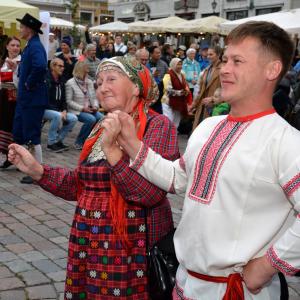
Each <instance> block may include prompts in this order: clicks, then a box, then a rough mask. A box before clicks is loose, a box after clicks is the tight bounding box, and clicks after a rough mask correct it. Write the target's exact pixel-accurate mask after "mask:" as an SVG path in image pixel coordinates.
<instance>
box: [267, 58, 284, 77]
mask: <svg viewBox="0 0 300 300" xmlns="http://www.w3.org/2000/svg"><path fill="white" fill-rule="evenodd" d="M281 71H282V62H281V61H280V60H272V61H270V62H269V63H268V64H267V66H266V76H267V79H268V80H270V81H273V80H277V78H278V77H279V75H280V73H281Z"/></svg>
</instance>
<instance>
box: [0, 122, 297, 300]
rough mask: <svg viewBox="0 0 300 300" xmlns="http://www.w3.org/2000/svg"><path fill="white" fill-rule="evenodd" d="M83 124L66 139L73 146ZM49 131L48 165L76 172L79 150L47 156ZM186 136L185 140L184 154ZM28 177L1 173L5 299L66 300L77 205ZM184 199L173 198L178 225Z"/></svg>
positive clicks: (292, 283)
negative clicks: (23, 180)
mask: <svg viewBox="0 0 300 300" xmlns="http://www.w3.org/2000/svg"><path fill="white" fill-rule="evenodd" d="M79 126H80V125H79V124H78V125H76V127H75V130H74V131H73V133H72V134H71V135H70V138H68V139H66V143H67V144H69V145H70V146H71V145H72V143H73V141H74V137H75V134H76V133H77V132H78V129H79ZM47 128H48V127H47V124H46V126H45V128H44V130H43V137H42V138H43V145H44V146H43V150H44V161H45V162H47V163H49V164H52V165H62V166H66V167H70V168H73V167H74V166H75V165H76V163H77V160H78V157H79V151H77V150H75V149H74V148H73V147H70V150H69V151H67V152H63V153H57V154H56V153H52V152H49V151H47V150H46V149H45V148H46V147H45V145H46V144H47V141H46V135H45V132H46V130H47ZM186 141H187V138H186V136H180V148H181V151H182V152H183V150H184V148H185V145H186ZM22 177H23V175H22V173H20V172H18V171H17V170H16V169H15V167H10V168H9V169H7V170H4V171H2V170H1V171H0V299H1V300H25V299H48V300H50V299H63V290H64V279H65V269H66V257H67V248H68V235H69V229H70V225H71V222H72V216H73V213H74V208H75V203H72V202H66V201H64V200H62V199H60V198H56V197H54V196H52V195H50V194H49V193H47V192H44V191H42V190H41V189H40V188H39V187H38V186H36V185H26V184H25V185H24V184H21V183H19V180H20V179H21V178H22ZM182 199H183V198H182V197H179V196H171V200H172V201H171V203H172V210H173V215H174V220H175V223H176V224H177V223H178V221H179V219H180V215H181V207H182ZM289 287H290V295H291V298H290V299H291V300H296V299H300V280H299V278H290V279H289Z"/></svg>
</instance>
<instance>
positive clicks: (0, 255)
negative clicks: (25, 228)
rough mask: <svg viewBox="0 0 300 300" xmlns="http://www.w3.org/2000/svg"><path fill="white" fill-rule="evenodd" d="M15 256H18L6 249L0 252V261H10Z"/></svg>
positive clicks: (15, 257)
mask: <svg viewBox="0 0 300 300" xmlns="http://www.w3.org/2000/svg"><path fill="white" fill-rule="evenodd" d="M17 258H18V257H17V256H16V255H15V254H13V253H11V252H8V251H3V252H0V262H6V261H12V260H14V259H17Z"/></svg>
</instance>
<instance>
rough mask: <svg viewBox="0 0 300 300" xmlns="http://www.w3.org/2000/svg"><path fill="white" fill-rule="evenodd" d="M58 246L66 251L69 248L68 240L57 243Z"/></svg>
mask: <svg viewBox="0 0 300 300" xmlns="http://www.w3.org/2000/svg"><path fill="white" fill-rule="evenodd" d="M59 247H61V248H63V249H65V250H66V251H68V249H69V242H68V243H62V244H59Z"/></svg>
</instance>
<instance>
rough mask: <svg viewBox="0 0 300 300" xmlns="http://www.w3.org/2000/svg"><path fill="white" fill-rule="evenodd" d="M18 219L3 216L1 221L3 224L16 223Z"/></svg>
mask: <svg viewBox="0 0 300 300" xmlns="http://www.w3.org/2000/svg"><path fill="white" fill-rule="evenodd" d="M1 207H2V205H1ZM17 221H18V220H16V219H15V218H13V217H2V218H1V223H3V224H9V223H16V222H17Z"/></svg>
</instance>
